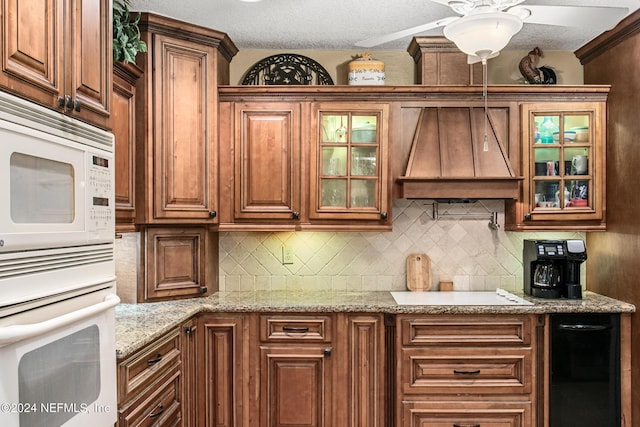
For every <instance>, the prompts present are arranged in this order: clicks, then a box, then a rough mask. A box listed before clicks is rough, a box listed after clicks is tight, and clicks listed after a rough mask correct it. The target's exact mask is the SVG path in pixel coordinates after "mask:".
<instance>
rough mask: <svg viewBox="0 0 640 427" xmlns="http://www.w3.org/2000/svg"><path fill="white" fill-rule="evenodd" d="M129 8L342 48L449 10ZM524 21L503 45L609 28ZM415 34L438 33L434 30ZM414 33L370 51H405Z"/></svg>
mask: <svg viewBox="0 0 640 427" xmlns="http://www.w3.org/2000/svg"><path fill="white" fill-rule="evenodd" d="M527 4H531V5H534V4H536V5H570V6H576V5H589V6H619V7H627V8H629V10H630V12H633V11H635V10H636V9H638V7H640V0H608V1H602V0H527V1H526V2H525V3H524V5H527ZM132 5H133V7H132V9H133V10H139V11H149V12H155V13H158V14H161V15H166V16H170V17H173V18H176V19H179V20H182V21H187V22H191V23H194V24H198V25H202V26H205V27H209V28H213V29H216V30H219V31H223V32H225V33H227V34H228V35H229V37H230V38H231V40H232V41H233V42H234V43H235V44H236V46H238V48H239V49H277V50H300V49H323V50H333V49H347V50H362V48H359V47H357V46H355V43H356V42H358V41H360V40H363V39H368V38H371V37H374V36H377V35H383V34H387V33H392V32H396V31H399V30H403V29H405V28H410V27H414V26H417V25H421V24H425V23H427V22H431V21H434V20H437V19H441V18H444V17H448V16H457V15H456V14H455V13H453V12H452V10H451V9H450V8H449V7H447V6H443V5H441V4H437V3H433V2H431V1H429V0H262V1H260V2H257V3H248V2H242V1H239V0H178V1H176V0H132ZM607 29H608V28H602V27H598V26H593V27H591V28H571V27H558V26H551V25H535V24H526V23H525V25H524V28H523V29H522V30H521V31H520V33H518V34H516V36H514V38H513V39H512V41H511V43H510V44H509V45H508V46H507V49H511V50H513V49H531V48H532V47H535V46H539V47H540V48H541V49H542V50H543V51H544V50H567V51H574V50H576V49H578V48H579V47H581V46H583V45H584V44H585V43H587V42H588V41H589V40H591V39H593V38H594V37H596V36H597V35H598V34H600V33H602V32H603V31H605V30H607ZM419 35H442V29H435V30H431V31H428V32H425V33H421V34H419ZM410 40H411V36H409V37H405V38H402V39H399V40H396V41H393V42H389V43H385V44H383V45H380V46H377V47H376V48H369V49H367V50H375V49H385V50H395V49H402V50H404V49H406V48H407V47H408V46H409V42H410Z"/></svg>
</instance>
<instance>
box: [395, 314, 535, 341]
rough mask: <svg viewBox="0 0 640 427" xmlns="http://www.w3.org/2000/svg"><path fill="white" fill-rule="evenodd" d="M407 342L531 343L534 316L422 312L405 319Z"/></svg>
mask: <svg viewBox="0 0 640 427" xmlns="http://www.w3.org/2000/svg"><path fill="white" fill-rule="evenodd" d="M400 322H401V330H402V344H403V345H421V346H424V345H453V344H455V345H465V344H469V345H479V344H487V345H491V346H500V345H508V346H514V345H530V344H531V336H532V327H533V326H534V322H533V317H531V316H502V315H501V316H478V315H473V316H461V315H456V316H421V317H415V318H412V317H403V318H402V319H401V320H400Z"/></svg>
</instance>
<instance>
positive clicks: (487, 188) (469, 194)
mask: <svg viewBox="0 0 640 427" xmlns="http://www.w3.org/2000/svg"><path fill="white" fill-rule="evenodd" d="M523 179H524V178H523V177H512V178H508V177H499V178H487V177H472V178H468V177H467V178H459V177H457V178H446V177H445V178H420V177H406V176H402V177H399V178H398V179H397V182H398V183H399V184H400V188H401V190H400V191H401V194H400V197H401V198H403V199H494V200H495V199H513V200H518V199H519V197H520V181H522V180H523ZM461 184H462V185H461Z"/></svg>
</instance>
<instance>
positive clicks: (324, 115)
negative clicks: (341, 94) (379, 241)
mask: <svg viewBox="0 0 640 427" xmlns="http://www.w3.org/2000/svg"><path fill="white" fill-rule="evenodd" d="M388 117H389V106H388V105H385V104H376V103H361V104H348V103H340V102H333V103H318V104H313V106H312V120H311V123H312V129H311V132H312V139H311V141H312V142H314V144H313V146H312V147H311V150H310V162H309V166H310V168H309V175H310V177H311V187H310V192H309V198H310V200H309V205H310V209H309V218H310V219H311V220H348V221H354V222H357V221H360V220H368V221H380V222H381V223H382V224H384V223H386V222H387V221H388V220H389V198H388V196H389V191H388V190H389V186H388V185H387V183H388V180H389V178H388V170H389V166H388V163H387V159H388V153H387V150H388V140H389V138H388ZM389 221H390V220H389ZM389 223H390V222H389Z"/></svg>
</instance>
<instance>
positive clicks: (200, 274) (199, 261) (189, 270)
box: [138, 226, 218, 302]
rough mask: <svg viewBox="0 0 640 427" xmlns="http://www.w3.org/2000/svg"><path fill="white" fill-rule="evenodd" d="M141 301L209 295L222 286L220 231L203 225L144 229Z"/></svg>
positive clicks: (139, 298) (139, 290)
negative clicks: (220, 275)
mask: <svg viewBox="0 0 640 427" xmlns="http://www.w3.org/2000/svg"><path fill="white" fill-rule="evenodd" d="M141 243H142V247H141V249H140V251H141V254H142V256H141V263H142V265H141V266H140V271H141V272H142V274H143V276H144V277H143V284H142V285H139V286H138V301H140V302H152V301H158V300H166V299H175V298H190V297H197V296H206V295H208V294H209V293H210V292H215V291H217V290H218V275H217V274H216V272H215V270H214V269H215V268H217V266H218V234H217V233H216V232H212V231H210V230H209V229H208V228H207V227H206V226H201V227H195V226H192V227H145V228H143V229H142V230H141Z"/></svg>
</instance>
